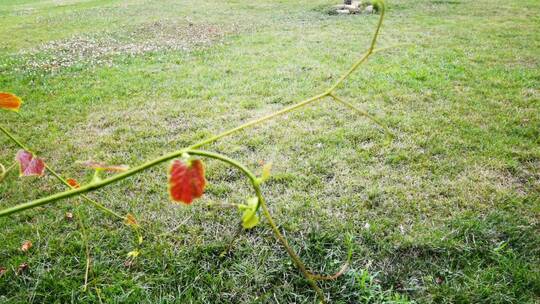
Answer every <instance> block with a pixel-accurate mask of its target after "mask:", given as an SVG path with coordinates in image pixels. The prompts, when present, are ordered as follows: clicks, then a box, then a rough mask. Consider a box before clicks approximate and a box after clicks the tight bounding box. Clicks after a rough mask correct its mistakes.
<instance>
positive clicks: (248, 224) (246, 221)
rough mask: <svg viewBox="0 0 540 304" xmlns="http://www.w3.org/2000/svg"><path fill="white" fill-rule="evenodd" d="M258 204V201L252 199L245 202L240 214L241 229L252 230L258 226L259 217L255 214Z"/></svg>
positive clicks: (254, 198)
mask: <svg viewBox="0 0 540 304" xmlns="http://www.w3.org/2000/svg"><path fill="white" fill-rule="evenodd" d="M258 204H259V199H258V198H256V197H252V198H250V199H248V200H247V205H245V206H243V208H242V209H243V210H244V212H243V214H242V227H244V228H246V229H250V228H253V227H255V226H257V224H259V221H260V219H259V215H258V214H257V205H258Z"/></svg>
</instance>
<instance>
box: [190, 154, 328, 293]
mask: <svg viewBox="0 0 540 304" xmlns="http://www.w3.org/2000/svg"><path fill="white" fill-rule="evenodd" d="M186 153H188V154H192V155H198V156H203V157H208V158H213V159H216V160H219V161H222V162H225V163H227V164H229V165H231V166H234V167H236V168H238V169H239V170H240V171H242V172H243V173H244V174H245V175H246V176H247V177H248V179H249V180H250V181H251V185H252V186H253V190H254V191H255V194H256V195H257V209H258V208H259V207H261V208H262V210H263V214H264V217H265V218H266V220H267V221H268V223H269V224H270V227H272V231H273V232H274V235H275V237H276V238H277V239H278V241H279V242H281V245H283V247H284V248H285V250H286V251H287V253H288V254H289V256H290V257H291V259H292V260H293V262H294V263H295V265H296V267H297V268H298V269H299V270H300V272H302V274H303V275H304V277H305V278H306V280H307V281H308V283H309V284H310V285H311V287H312V288H313V289H314V290H315V292H316V293H317V297H318V298H319V300H320V301H321V302H322V303H324V301H325V299H324V293H323V291H322V290H321V288H320V287H319V286H318V285H317V283H316V282H315V280H314V277H316V276H315V275H313V274H312V273H310V272H309V271H308V270H307V267H306V266H305V264H304V262H302V259H301V258H300V257H299V256H298V254H296V252H295V251H294V249H293V248H292V247H291V245H289V242H288V241H287V239H286V238H285V237H284V236H283V234H281V232H280V231H279V228H278V226H277V225H276V223H275V221H274V219H273V218H272V214H271V213H270V210H269V209H268V207H267V206H266V201H265V199H264V196H263V194H262V191H261V187H260V181H259V179H258V178H257V176H256V175H255V174H253V172H251V171H250V170H249V169H248V168H247V167H246V166H244V165H242V164H241V163H239V162H237V161H235V160H233V159H231V158H229V157H227V156H225V155H222V154H218V153H213V152H208V151H201V150H193V149H192V150H187V151H186Z"/></svg>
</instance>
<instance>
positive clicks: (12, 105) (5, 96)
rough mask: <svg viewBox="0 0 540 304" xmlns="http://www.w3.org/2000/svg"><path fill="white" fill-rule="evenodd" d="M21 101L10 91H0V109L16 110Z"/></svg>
mask: <svg viewBox="0 0 540 304" xmlns="http://www.w3.org/2000/svg"><path fill="white" fill-rule="evenodd" d="M21 104H22V101H21V99H20V98H19V97H17V96H15V95H13V94H11V93H3V92H0V109H4V110H11V111H15V112H18V111H19V108H20V107H21Z"/></svg>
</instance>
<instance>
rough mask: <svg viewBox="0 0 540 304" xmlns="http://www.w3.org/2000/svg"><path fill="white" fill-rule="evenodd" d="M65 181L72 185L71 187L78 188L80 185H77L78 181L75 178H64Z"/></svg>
mask: <svg viewBox="0 0 540 304" xmlns="http://www.w3.org/2000/svg"><path fill="white" fill-rule="evenodd" d="M66 182H67V183H68V184H69V185H70V186H71V187H72V188H75V189H77V188H80V187H81V185H79V183H78V182H77V180H75V179H73V178H68V179H67V180H66Z"/></svg>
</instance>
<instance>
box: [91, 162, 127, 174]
mask: <svg viewBox="0 0 540 304" xmlns="http://www.w3.org/2000/svg"><path fill="white" fill-rule="evenodd" d="M81 164H82V165H83V166H85V167H88V168H92V169H95V170H103V171H110V172H125V171H127V170H129V166H126V165H117V166H111V165H107V164H104V163H100V162H95V161H86V162H82V163H81Z"/></svg>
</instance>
